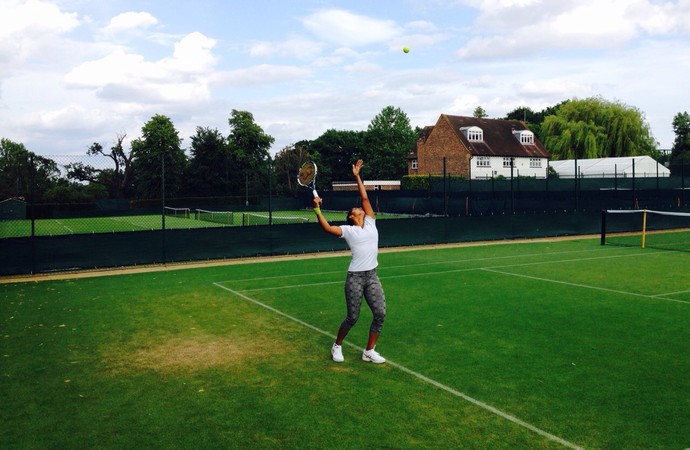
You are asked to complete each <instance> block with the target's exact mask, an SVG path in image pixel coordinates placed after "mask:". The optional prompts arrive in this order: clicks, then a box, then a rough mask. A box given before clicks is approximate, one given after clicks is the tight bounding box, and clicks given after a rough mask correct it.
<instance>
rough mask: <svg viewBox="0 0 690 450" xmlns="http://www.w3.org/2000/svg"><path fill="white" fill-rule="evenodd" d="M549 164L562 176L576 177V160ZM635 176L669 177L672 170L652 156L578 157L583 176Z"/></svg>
mask: <svg viewBox="0 0 690 450" xmlns="http://www.w3.org/2000/svg"><path fill="white" fill-rule="evenodd" d="M549 166H550V167H552V168H553V170H555V171H556V173H558V176H559V177H561V178H574V176H575V160H574V159H567V160H562V161H551V162H549ZM633 166H634V168H635V169H634V170H635V178H647V177H649V178H654V177H656V176H659V177H668V176H670V175H671V171H670V170H668V168H667V167H665V166H664V165H663V164H659V163H658V162H656V161H655V160H654V158H652V157H650V156H622V157H619V158H595V159H578V160H577V171H578V174H579V176H580V177H581V178H632V177H633Z"/></svg>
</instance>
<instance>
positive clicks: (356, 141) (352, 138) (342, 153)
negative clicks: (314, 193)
mask: <svg viewBox="0 0 690 450" xmlns="http://www.w3.org/2000/svg"><path fill="white" fill-rule="evenodd" d="M365 137H366V132H364V131H352V130H333V129H330V130H326V131H325V132H324V133H323V134H322V135H321V136H319V137H318V138H316V139H314V140H313V141H312V142H311V145H310V146H309V154H310V156H311V158H312V159H313V160H314V161H315V162H316V164H317V167H318V169H319V176H318V178H317V183H319V185H321V186H328V188H330V186H332V184H333V181H350V180H352V164H353V163H354V162H355V161H356V160H357V159H359V158H364V159H366V150H365ZM366 173H369V172H366Z"/></svg>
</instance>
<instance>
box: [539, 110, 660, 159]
mask: <svg viewBox="0 0 690 450" xmlns="http://www.w3.org/2000/svg"><path fill="white" fill-rule="evenodd" d="M539 138H540V140H541V141H542V143H543V144H544V146H545V147H546V149H547V150H549V151H550V152H551V155H552V157H553V159H572V158H580V159H582V158H607V157H616V156H638V155H651V156H657V154H658V150H657V145H656V141H655V140H654V138H653V137H652V133H651V130H650V127H649V124H648V123H647V121H646V119H645V117H644V114H642V112H641V111H640V110H639V109H637V108H634V107H631V106H628V105H625V104H623V103H621V102H610V101H607V100H604V99H601V98H598V97H590V98H586V99H583V100H577V99H575V100H569V101H567V102H564V103H562V104H560V105H559V106H558V108H556V110H555V112H554V113H553V114H552V115H549V116H547V117H546V118H545V119H544V122H543V124H542V126H541V130H540V135H539Z"/></svg>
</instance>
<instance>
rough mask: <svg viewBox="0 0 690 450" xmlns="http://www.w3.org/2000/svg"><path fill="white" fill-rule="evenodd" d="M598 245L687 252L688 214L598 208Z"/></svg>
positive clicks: (688, 242) (689, 237) (689, 235)
mask: <svg viewBox="0 0 690 450" xmlns="http://www.w3.org/2000/svg"><path fill="white" fill-rule="evenodd" d="M601 244H602V245H606V244H609V245H618V246H627V247H641V248H659V249H667V250H678V251H690V213H685V212H671V211H654V210H649V209H633V210H606V211H602V216H601Z"/></svg>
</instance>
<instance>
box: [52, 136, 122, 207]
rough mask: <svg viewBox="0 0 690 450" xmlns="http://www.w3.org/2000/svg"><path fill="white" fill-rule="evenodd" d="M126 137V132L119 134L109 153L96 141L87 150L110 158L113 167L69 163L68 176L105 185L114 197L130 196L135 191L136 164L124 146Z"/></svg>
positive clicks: (88, 153) (89, 153)
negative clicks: (134, 164)
mask: <svg viewBox="0 0 690 450" xmlns="http://www.w3.org/2000/svg"><path fill="white" fill-rule="evenodd" d="M126 137H127V135H126V134H119V135H118V136H117V142H116V143H115V145H114V146H112V147H110V152H109V153H106V152H105V151H104V150H103V146H102V145H101V144H99V143H97V142H94V143H93V144H92V145H91V147H89V149H88V150H87V151H86V154H87V155H91V156H96V155H102V156H106V157H108V158H110V159H111V160H112V161H113V165H114V167H113V168H108V169H97V168H95V167H93V166H90V165H87V164H84V163H82V162H78V163H73V164H67V165H66V166H65V168H66V169H67V177H68V178H71V179H73V180H78V181H88V182H89V183H94V184H98V185H101V186H104V187H105V188H106V189H107V192H108V195H109V196H110V197H112V198H117V199H121V198H130V197H131V195H132V194H133V193H134V185H133V181H134V166H133V164H132V155H131V153H130V154H128V153H127V152H125V149H124V147H123V146H122V142H123V141H124V140H125V138H126Z"/></svg>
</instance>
